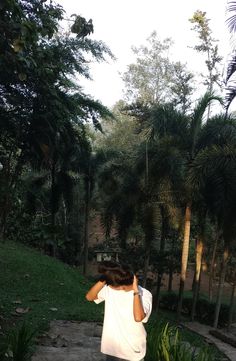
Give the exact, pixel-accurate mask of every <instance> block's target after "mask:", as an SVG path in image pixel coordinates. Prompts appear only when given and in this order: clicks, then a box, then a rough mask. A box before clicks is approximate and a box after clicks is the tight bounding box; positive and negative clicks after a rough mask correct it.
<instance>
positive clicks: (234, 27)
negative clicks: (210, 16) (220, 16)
mask: <svg viewBox="0 0 236 361" xmlns="http://www.w3.org/2000/svg"><path fill="white" fill-rule="evenodd" d="M227 11H228V13H229V14H232V15H231V16H229V17H228V19H227V20H226V23H227V25H228V27H229V30H230V32H231V33H233V32H235V31H236V1H229V3H228V8H227Z"/></svg>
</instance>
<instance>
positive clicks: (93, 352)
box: [32, 321, 105, 361]
mask: <svg viewBox="0 0 236 361" xmlns="http://www.w3.org/2000/svg"><path fill="white" fill-rule="evenodd" d="M101 331H102V325H100V324H97V323H93V322H81V323H80V322H71V321H53V322H51V324H50V330H49V332H47V333H46V334H44V335H43V336H42V337H40V338H39V339H38V346H37V350H36V354H35V355H34V356H33V357H32V361H95V360H96V361H104V360H105V356H104V355H103V354H102V353H100V341H101Z"/></svg>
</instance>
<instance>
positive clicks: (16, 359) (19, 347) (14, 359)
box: [0, 323, 36, 361]
mask: <svg viewBox="0 0 236 361" xmlns="http://www.w3.org/2000/svg"><path fill="white" fill-rule="evenodd" d="M35 334H36V332H35V331H32V329H31V328H30V327H29V326H27V325H26V324H25V323H23V324H22V326H21V327H20V328H19V329H14V330H12V331H10V332H9V333H8V335H7V336H6V337H5V339H4V340H3V341H2V344H1V345H0V360H1V361H29V360H31V356H32V354H33V345H34V336H35Z"/></svg>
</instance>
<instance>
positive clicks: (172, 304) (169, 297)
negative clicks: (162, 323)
mask: <svg viewBox="0 0 236 361" xmlns="http://www.w3.org/2000/svg"><path fill="white" fill-rule="evenodd" d="M177 306H178V296H177V294H176V293H174V292H170V293H165V294H164V295H162V296H161V299H160V307H161V308H164V309H166V310H169V311H176V310H177Z"/></svg>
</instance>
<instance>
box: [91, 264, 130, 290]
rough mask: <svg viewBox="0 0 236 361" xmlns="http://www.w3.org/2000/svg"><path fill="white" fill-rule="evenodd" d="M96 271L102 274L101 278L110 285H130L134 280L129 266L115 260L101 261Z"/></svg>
mask: <svg viewBox="0 0 236 361" xmlns="http://www.w3.org/2000/svg"><path fill="white" fill-rule="evenodd" d="M98 272H99V273H100V274H102V277H101V279H102V280H103V281H106V283H107V284H108V285H111V286H125V285H126V286H128V285H132V283H133V280H134V274H133V272H132V271H131V269H130V267H129V266H128V265H126V264H120V263H118V262H115V261H103V262H101V263H100V265H99V266H98Z"/></svg>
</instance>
